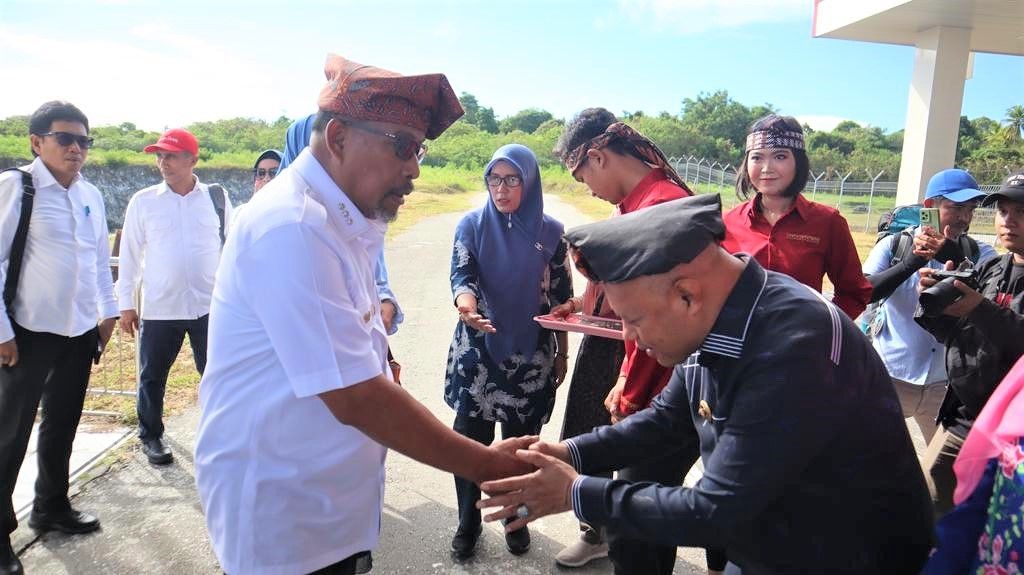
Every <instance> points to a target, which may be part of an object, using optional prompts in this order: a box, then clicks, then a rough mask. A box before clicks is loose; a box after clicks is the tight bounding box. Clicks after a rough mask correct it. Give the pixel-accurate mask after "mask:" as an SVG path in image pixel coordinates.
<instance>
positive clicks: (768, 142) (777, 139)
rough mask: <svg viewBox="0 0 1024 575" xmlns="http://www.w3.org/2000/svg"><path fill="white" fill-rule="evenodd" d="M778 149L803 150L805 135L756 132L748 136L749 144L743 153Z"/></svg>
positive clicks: (789, 131)
mask: <svg viewBox="0 0 1024 575" xmlns="http://www.w3.org/2000/svg"><path fill="white" fill-rule="evenodd" d="M776 148H789V149H791V150H803V149H804V133H803V132H798V131H796V130H775V129H767V130H756V131H753V132H751V133H749V134H747V143H746V147H745V148H744V150H743V151H744V152H749V151H750V150H772V149H776Z"/></svg>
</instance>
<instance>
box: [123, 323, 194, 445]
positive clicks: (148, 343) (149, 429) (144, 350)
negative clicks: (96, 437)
mask: <svg viewBox="0 0 1024 575" xmlns="http://www.w3.org/2000/svg"><path fill="white" fill-rule="evenodd" d="M209 323H210V316H209V314H207V315H204V316H202V317H200V318H198V319H144V320H142V321H141V322H140V323H139V395H138V400H137V402H136V411H137V412H138V414H139V439H142V440H143V441H145V440H147V439H159V438H160V437H163V435H164V419H163V416H164V392H165V391H166V389H167V374H169V373H170V371H171V366H172V365H174V360H175V359H177V357H178V352H179V351H181V344H182V343H184V342H185V334H188V341H189V343H190V344H191V345H192V356H193V357H194V358H195V362H196V371H198V372H199V375H203V371H204V370H205V369H206V333H207V329H208V327H209Z"/></svg>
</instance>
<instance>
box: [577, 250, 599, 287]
mask: <svg viewBox="0 0 1024 575" xmlns="http://www.w3.org/2000/svg"><path fill="white" fill-rule="evenodd" d="M569 257H571V258H572V263H573V265H574V266H576V270H577V271H579V272H580V274H581V275H582V276H583V277H585V278H587V279H588V280H590V281H592V282H595V283H597V282H600V281H601V277H600V276H598V275H597V272H595V271H594V268H592V267H591V266H590V263H589V262H588V261H587V258H586V257H584V256H583V252H581V251H580V250H579V248H577V247H575V246H569Z"/></svg>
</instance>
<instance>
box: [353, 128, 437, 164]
mask: <svg viewBox="0 0 1024 575" xmlns="http://www.w3.org/2000/svg"><path fill="white" fill-rule="evenodd" d="M334 119H336V120H338V121H339V122H341V123H343V124H346V125H349V126H352V127H353V128H355V129H357V130H362V131H364V132H368V133H370V134H376V135H378V136H384V137H385V138H390V139H391V146H392V148H393V149H394V152H395V157H396V158H398V159H399V160H402V161H403V162H408V161H409V160H411V159H413V158H416V163H417V164H422V163H423V158H424V157H425V156H426V155H427V145H426V144H424V143H423V142H417V141H416V140H415V139H413V138H410V137H409V136H407V135H405V134H401V133H399V134H392V133H391V132H387V131H385V130H381V129H378V128H374V127H372V126H368V125H366V124H364V123H362V122H353V121H352V120H347V119H344V118H334ZM403 142H409V143H410V144H415V145H416V149H415V150H414V151H412V152H411V153H408V154H403V149H402V148H403ZM403 156H405V157H403Z"/></svg>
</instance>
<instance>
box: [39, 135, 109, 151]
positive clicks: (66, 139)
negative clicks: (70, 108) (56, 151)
mask: <svg viewBox="0 0 1024 575" xmlns="http://www.w3.org/2000/svg"><path fill="white" fill-rule="evenodd" d="M36 135H37V136H40V137H43V138H45V137H46V136H54V137H56V138H57V143H58V144H60V145H61V146H64V147H65V148H67V147H68V146H70V145H71V144H78V147H79V148H82V149H83V150H88V149H89V148H91V147H92V145H93V142H95V140H94V139H93V138H90V137H89V136H80V135H78V134H72V133H69V132H46V133H45V134H36Z"/></svg>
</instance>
